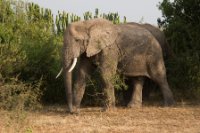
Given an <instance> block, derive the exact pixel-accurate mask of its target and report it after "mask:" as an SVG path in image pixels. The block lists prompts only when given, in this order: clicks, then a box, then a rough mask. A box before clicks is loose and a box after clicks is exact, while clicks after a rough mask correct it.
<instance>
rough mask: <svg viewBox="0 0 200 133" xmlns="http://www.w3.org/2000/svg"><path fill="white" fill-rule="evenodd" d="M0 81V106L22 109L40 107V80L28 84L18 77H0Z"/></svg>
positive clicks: (9, 108) (8, 108)
mask: <svg viewBox="0 0 200 133" xmlns="http://www.w3.org/2000/svg"><path fill="white" fill-rule="evenodd" d="M35 82H36V81H35ZM0 83H1V84H0V108H3V109H7V110H21V111H23V110H24V109H28V110H30V109H31V110H32V109H36V108H38V107H40V103H39V102H40V101H39V99H40V96H41V90H40V87H41V80H40V81H38V82H36V83H35V84H29V83H23V82H22V81H20V80H18V78H12V79H11V78H10V79H7V80H6V79H0Z"/></svg>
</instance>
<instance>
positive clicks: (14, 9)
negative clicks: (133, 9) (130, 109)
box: [0, 0, 126, 110]
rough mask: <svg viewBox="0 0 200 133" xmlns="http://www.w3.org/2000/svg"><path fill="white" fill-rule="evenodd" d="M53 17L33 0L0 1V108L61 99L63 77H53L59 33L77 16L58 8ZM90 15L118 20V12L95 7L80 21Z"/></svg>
mask: <svg viewBox="0 0 200 133" xmlns="http://www.w3.org/2000/svg"><path fill="white" fill-rule="evenodd" d="M55 18H56V19H55V21H54V16H53V14H52V12H51V10H50V9H45V8H41V7H40V6H39V5H37V4H34V3H28V2H24V1H17V0H16V1H15V0H0V103H1V104H0V108H4V109H15V108H16V109H21V110H23V109H27V108H29V107H33V108H34V107H35V106H34V105H38V104H37V103H38V102H41V100H42V101H43V102H44V103H54V102H65V92H64V85H63V83H64V82H63V79H62V78H59V79H55V77H56V75H57V72H58V71H59V70H60V68H61V59H60V53H61V47H62V45H63V32H64V30H65V29H66V28H67V26H68V25H69V24H70V23H73V22H76V21H80V20H81V17H79V16H77V15H75V14H71V13H67V12H64V11H63V12H60V11H58V14H57V15H56V17H55ZM92 18H106V19H108V20H111V21H113V23H115V24H117V23H121V22H120V17H119V15H118V13H109V14H101V13H100V12H99V10H98V9H96V10H95V15H94V16H93V15H92V13H91V12H86V13H84V17H83V19H84V20H89V19H92ZM125 21H126V20H125V19H124V22H125ZM16 77H17V78H16ZM118 82H119V81H118ZM117 87H118V88H119V87H120V86H117ZM88 88H93V89H94V88H95V87H94V86H93V87H91V86H89V87H88ZM94 90H95V91H96V90H97V89H94ZM93 92H94V91H93ZM86 99H87V100H89V99H88V98H86Z"/></svg>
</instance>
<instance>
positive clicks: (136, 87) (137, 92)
mask: <svg viewBox="0 0 200 133" xmlns="http://www.w3.org/2000/svg"><path fill="white" fill-rule="evenodd" d="M132 83H133V93H132V96H131V100H130V102H129V103H128V105H127V106H128V107H129V108H134V107H141V106H142V89H143V84H144V78H143V77H135V78H132Z"/></svg>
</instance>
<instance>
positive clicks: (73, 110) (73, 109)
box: [67, 106, 80, 114]
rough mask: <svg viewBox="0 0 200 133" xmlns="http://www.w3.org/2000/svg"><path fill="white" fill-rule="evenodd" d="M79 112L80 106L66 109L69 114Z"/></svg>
mask: <svg viewBox="0 0 200 133" xmlns="http://www.w3.org/2000/svg"><path fill="white" fill-rule="evenodd" d="M79 112H80V108H79V107H75V106H73V108H72V109H71V110H67V113H69V114H79Z"/></svg>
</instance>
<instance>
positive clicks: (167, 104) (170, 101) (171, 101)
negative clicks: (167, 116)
mask: <svg viewBox="0 0 200 133" xmlns="http://www.w3.org/2000/svg"><path fill="white" fill-rule="evenodd" d="M174 105H175V101H174V99H168V100H166V101H164V107H172V106H174Z"/></svg>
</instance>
